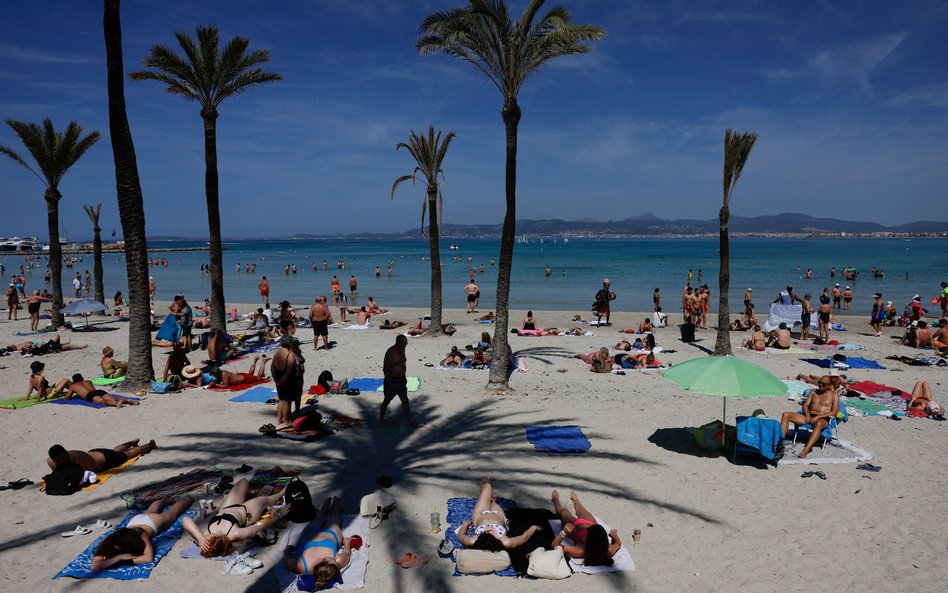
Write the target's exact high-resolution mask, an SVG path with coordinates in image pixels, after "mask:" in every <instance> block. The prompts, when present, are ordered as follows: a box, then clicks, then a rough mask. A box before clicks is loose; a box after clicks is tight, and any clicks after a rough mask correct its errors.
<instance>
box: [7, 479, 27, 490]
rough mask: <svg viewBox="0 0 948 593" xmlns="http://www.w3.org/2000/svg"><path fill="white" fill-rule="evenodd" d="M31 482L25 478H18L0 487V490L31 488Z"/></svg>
mask: <svg viewBox="0 0 948 593" xmlns="http://www.w3.org/2000/svg"><path fill="white" fill-rule="evenodd" d="M32 485H33V480H28V479H26V478H20V479H19V480H16V481H14V482H7V485H6V486H0V490H22V489H23V488H26V487H27V486H32Z"/></svg>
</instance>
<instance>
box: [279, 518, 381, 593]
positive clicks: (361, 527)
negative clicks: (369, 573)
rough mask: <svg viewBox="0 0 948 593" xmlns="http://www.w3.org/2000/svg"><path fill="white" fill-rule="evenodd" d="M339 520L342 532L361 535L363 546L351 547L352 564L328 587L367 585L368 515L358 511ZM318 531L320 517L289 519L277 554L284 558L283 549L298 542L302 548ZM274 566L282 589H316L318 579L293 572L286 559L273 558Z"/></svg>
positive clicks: (292, 592) (290, 591)
mask: <svg viewBox="0 0 948 593" xmlns="http://www.w3.org/2000/svg"><path fill="white" fill-rule="evenodd" d="M340 523H341V524H342V525H341V527H342V536H343V537H352V536H353V535H358V536H359V537H361V538H362V547H361V548H359V549H358V550H352V556H350V560H349V567H348V568H347V569H345V570H344V571H342V574H341V575H339V580H337V581H336V582H335V583H333V585H332V586H331V587H326V589H329V588H333V589H361V588H362V587H364V586H365V572H366V569H367V568H368V564H369V544H370V543H371V537H372V530H371V529H369V518H368V517H360V516H358V515H342V516H341V517H340ZM317 531H319V520H318V519H317V520H316V521H315V522H313V523H310V524H308V525H304V524H302V523H290V526H289V527H288V528H287V529H286V531H285V532H283V535H281V536H280V541H279V542H278V543H277V550H276V557H277V558H282V557H283V551H284V550H285V549H286V547H287V546H288V545H293V546H296V549H299V548H300V546H301V545H303V544H304V543H306V542H307V541H309V540H310V538H311V537H312V536H313V535H315V533H316V532H317ZM272 570H273V572H274V574H275V575H276V579H277V582H278V583H279V584H280V591H281V593H296V592H297V591H315V590H316V583H315V581H314V580H313V577H312V576H309V575H307V576H303V575H298V574H294V573H292V572H290V571H289V570H287V568H286V565H285V564H284V563H283V562H274V563H273V568H272ZM326 589H323V590H324V591H325V590H326Z"/></svg>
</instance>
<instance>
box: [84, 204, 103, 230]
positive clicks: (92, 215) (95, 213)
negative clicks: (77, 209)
mask: <svg viewBox="0 0 948 593" xmlns="http://www.w3.org/2000/svg"><path fill="white" fill-rule="evenodd" d="M82 208H83V210H85V211H86V216H88V217H89V220H91V221H92V229H93V230H94V231H96V232H98V231H100V230H101V229H100V228H99V216H100V215H101V214H102V204H96V205H95V206H88V205H85V206H83V207H82Z"/></svg>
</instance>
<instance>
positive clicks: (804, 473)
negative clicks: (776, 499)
mask: <svg viewBox="0 0 948 593" xmlns="http://www.w3.org/2000/svg"><path fill="white" fill-rule="evenodd" d="M815 473H816V472H803V473H802V474H800V477H801V478H809V477H810V476H812V475H814V474H815Z"/></svg>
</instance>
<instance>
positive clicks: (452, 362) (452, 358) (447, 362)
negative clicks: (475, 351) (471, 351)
mask: <svg viewBox="0 0 948 593" xmlns="http://www.w3.org/2000/svg"><path fill="white" fill-rule="evenodd" d="M464 358H465V356H464V355H463V354H461V351H460V350H458V347H457V346H451V352H448V355H447V356H445V357H444V360H442V361H441V366H446V367H459V366H461V365H462V364H464Z"/></svg>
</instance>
